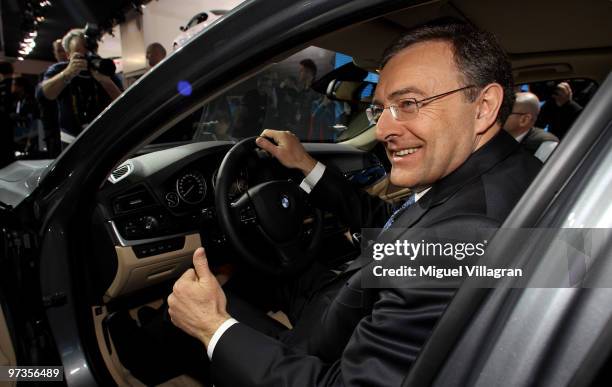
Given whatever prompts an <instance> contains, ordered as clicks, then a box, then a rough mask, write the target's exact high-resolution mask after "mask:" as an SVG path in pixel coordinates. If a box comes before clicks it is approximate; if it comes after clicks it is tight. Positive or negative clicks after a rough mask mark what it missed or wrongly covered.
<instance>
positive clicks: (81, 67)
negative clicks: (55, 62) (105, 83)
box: [62, 52, 87, 82]
mask: <svg viewBox="0 0 612 387" xmlns="http://www.w3.org/2000/svg"><path fill="white" fill-rule="evenodd" d="M86 70H87V60H86V59H85V58H83V55H81V54H79V53H78V52H73V53H72V55H70V62H69V63H68V66H67V67H66V68H65V69H64V71H62V74H63V76H64V77H65V78H66V82H68V81H71V80H72V79H73V78H74V77H76V76H77V75H79V73H80V72H81V71H86Z"/></svg>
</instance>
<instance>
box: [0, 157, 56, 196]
mask: <svg viewBox="0 0 612 387" xmlns="http://www.w3.org/2000/svg"><path fill="white" fill-rule="evenodd" d="M52 161H53V160H21V161H16V162H14V163H12V164H10V165H8V166H6V167H4V168H2V169H0V202H2V203H4V204H6V205H10V206H11V207H16V206H17V205H19V203H21V202H22V201H23V200H24V199H25V198H27V197H28V196H29V195H30V194H31V193H32V192H33V191H34V190H35V189H36V187H38V185H39V184H40V181H41V179H42V176H43V173H44V172H45V171H46V170H47V168H48V167H49V165H50V164H51V162H52Z"/></svg>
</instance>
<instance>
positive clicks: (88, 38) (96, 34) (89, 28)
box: [83, 23, 117, 77]
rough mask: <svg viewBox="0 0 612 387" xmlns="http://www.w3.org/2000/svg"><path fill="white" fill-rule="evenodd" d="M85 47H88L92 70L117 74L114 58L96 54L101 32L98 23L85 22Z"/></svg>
mask: <svg viewBox="0 0 612 387" xmlns="http://www.w3.org/2000/svg"><path fill="white" fill-rule="evenodd" d="M83 32H84V35H85V48H87V55H86V56H85V59H86V60H87V67H88V68H89V70H90V71H91V70H92V69H93V70H96V71H98V72H100V74H102V75H106V76H109V77H110V76H111V75H113V74H115V71H116V69H117V68H116V67H115V62H113V60H112V59H108V58H102V57H100V55H98V54H96V52H97V51H98V40H100V37H101V34H100V30H99V29H98V26H97V25H96V24H92V23H87V24H85V30H84V31H83Z"/></svg>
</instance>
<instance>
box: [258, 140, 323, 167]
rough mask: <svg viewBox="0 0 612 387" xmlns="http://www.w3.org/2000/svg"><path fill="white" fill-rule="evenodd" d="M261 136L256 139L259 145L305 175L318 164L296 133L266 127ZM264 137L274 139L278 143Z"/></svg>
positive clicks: (284, 163) (281, 161) (286, 165)
mask: <svg viewBox="0 0 612 387" xmlns="http://www.w3.org/2000/svg"><path fill="white" fill-rule="evenodd" d="M261 136H262V137H259V138H258V139H257V140H256V141H255V142H256V143H257V145H258V146H259V147H260V148H262V149H264V150H266V151H268V152H270V154H271V155H272V156H274V157H276V158H277V159H278V161H280V163H281V164H283V165H284V166H285V167H287V168H296V169H299V170H301V171H302V173H303V174H304V175H308V174H309V173H310V171H312V169H313V168H314V167H315V165H317V161H316V160H315V159H313V158H312V157H311V156H310V155H309V154H308V152H306V149H304V146H303V145H302V143H301V142H300V140H299V139H298V138H297V137H296V136H295V134H293V133H291V132H281V131H278V130H271V129H266V130H264V131H263V132H261ZM264 137H270V138H272V139H274V141H275V142H276V144H277V145H275V144H273V143H272V142H270V141H268V140H267V139H265V138H264Z"/></svg>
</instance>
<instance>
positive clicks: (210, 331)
mask: <svg viewBox="0 0 612 387" xmlns="http://www.w3.org/2000/svg"><path fill="white" fill-rule="evenodd" d="M231 318H232V316H230V315H229V314H227V313H225V314H220V315H219V316H218V317H217V318H215V319H213V320H211V321H210V322H209V323H207V326H206V327H203V329H202V332H201V333H200V335H199V336H200V337H199V339H200V341H201V342H202V343H203V344H204V346H205V347H206V348H208V346H209V345H210V340H211V339H212V338H213V336H214V334H215V332H216V331H217V330H218V329H219V327H220V326H221V325H223V323H224V322H225V321H227V320H229V319H231Z"/></svg>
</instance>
